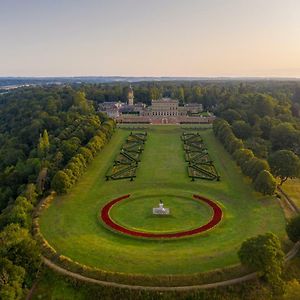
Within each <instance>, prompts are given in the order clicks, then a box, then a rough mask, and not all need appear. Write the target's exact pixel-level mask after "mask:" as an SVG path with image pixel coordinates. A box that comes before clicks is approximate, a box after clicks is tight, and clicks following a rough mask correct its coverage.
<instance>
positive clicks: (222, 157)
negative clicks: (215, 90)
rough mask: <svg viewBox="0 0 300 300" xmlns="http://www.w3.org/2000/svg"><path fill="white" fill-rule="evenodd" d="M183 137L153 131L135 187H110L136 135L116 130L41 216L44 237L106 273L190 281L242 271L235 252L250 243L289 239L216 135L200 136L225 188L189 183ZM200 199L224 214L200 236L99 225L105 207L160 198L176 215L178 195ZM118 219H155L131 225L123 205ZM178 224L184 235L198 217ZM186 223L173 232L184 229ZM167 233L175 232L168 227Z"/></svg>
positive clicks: (276, 210) (175, 130)
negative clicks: (265, 237)
mask: <svg viewBox="0 0 300 300" xmlns="http://www.w3.org/2000/svg"><path fill="white" fill-rule="evenodd" d="M182 132H183V131H182V129H181V128H180V127H179V126H171V125H170V126H150V127H149V130H148V140H147V142H146V145H145V150H144V153H143V155H142V161H141V163H140V166H139V168H138V171H137V178H136V179H135V180H134V181H133V182H130V181H128V180H122V181H105V173H106V171H107V170H108V169H109V168H110V167H111V165H112V162H113V159H114V158H115V156H116V155H117V153H118V151H119V149H120V147H121V145H122V143H123V142H124V140H125V138H126V137H127V136H128V134H129V133H130V130H126V129H118V130H117V131H116V133H115V134H114V136H113V138H112V140H111V141H110V143H109V144H108V145H107V146H106V147H105V148H104V149H103V151H102V152H101V153H100V154H99V156H98V157H97V158H96V159H95V160H94V162H93V163H92V164H91V165H90V166H89V168H88V170H87V172H86V173H85V174H84V176H83V177H82V178H81V179H80V181H79V182H78V184H77V185H76V186H75V187H74V188H73V189H72V191H71V192H70V193H69V194H68V195H66V196H62V197H57V198H56V199H55V201H54V202H53V204H52V205H51V206H50V207H49V208H48V209H47V210H46V211H44V213H43V214H42V216H41V219H40V225H41V230H42V233H43V235H44V236H45V238H46V239H47V240H48V242H49V243H50V245H52V246H53V247H54V248H55V249H56V250H57V251H58V252H59V253H61V254H63V255H65V256H67V257H70V258H71V259H73V260H75V261H77V262H80V263H83V264H86V265H90V266H95V267H98V268H100V269H103V270H109V271H118V272H125V273H136V274H150V275H154V274H157V275H159V274H192V273H198V272H206V271H210V270H213V269H216V268H223V267H226V266H229V265H233V264H237V263H238V257H237V250H238V249H239V247H240V245H241V243H242V241H244V240H245V239H246V238H247V237H251V236H254V235H257V234H259V233H264V232H266V231H272V232H274V233H276V234H278V235H279V236H280V237H284V236H285V232H284V225H285V220H284V216H283V213H282V211H281V208H280V207H279V205H278V203H277V202H276V200H275V199H274V198H272V197H262V196H261V195H259V194H258V193H255V192H254V190H253V189H252V187H251V186H250V184H249V182H248V181H247V180H246V179H245V177H244V176H243V175H242V174H241V172H240V171H239V169H238V168H237V166H236V164H235V162H234V161H233V160H232V159H231V157H230V156H229V155H228V154H227V152H226V151H225V150H224V149H223V146H222V145H221V144H220V143H219V142H218V141H217V140H216V139H215V137H214V135H213V132H212V130H211V129H207V130H202V131H201V135H202V136H203V138H204V141H205V143H206V145H207V146H208V150H209V153H210V155H211V157H212V159H213V160H214V162H215V166H216V168H217V170H218V173H219V174H220V176H221V181H220V182H210V181H204V180H197V181H195V182H192V181H191V180H190V178H189V177H188V175H187V164H186V162H185V160H184V151H183V145H182V141H181V139H180V136H181V134H182ZM194 193H197V194H201V195H204V196H207V197H209V198H211V199H213V200H215V201H217V202H218V203H219V204H220V205H221V207H222V209H223V212H224V219H223V221H222V222H221V224H219V225H218V226H217V227H216V228H214V229H213V230H211V231H209V232H207V233H204V234H200V235H198V236H195V237H190V238H184V239H178V240H172V241H156V240H142V239H137V238H131V237H127V236H123V235H121V234H117V233H115V232H112V231H111V230H108V229H106V228H105V227H104V226H103V224H102V223H101V221H100V220H99V218H98V214H99V211H100V209H101V207H103V206H104V205H105V203H107V202H108V201H109V200H111V199H114V198H117V197H119V196H122V195H124V194H131V195H132V198H133V199H141V201H143V199H144V201H145V203H146V201H147V199H148V200H149V201H150V202H151V201H154V200H153V199H155V201H154V202H155V203H156V199H157V200H158V199H160V198H161V199H162V200H164V195H165V200H166V204H167V205H166V206H167V207H170V208H171V209H172V197H173V198H174V209H180V203H179V202H176V201H177V200H176V201H175V198H176V196H178V197H187V198H190V199H192V198H191V197H192V195H193V194H194ZM151 199H152V200H151ZM154 202H153V203H154ZM175 202H176V203H175ZM153 203H152V202H151V203H150V204H151V205H150V207H152V205H153ZM130 205H131V206H130V211H132V212H131V214H132V216H134V215H135V214H138V213H140V212H142V211H143V209H144V208H143V207H142V206H141V205H140V203H139V205H138V206H137V207H136V210H135V206H134V203H133V202H131V204H130ZM183 209H184V208H183ZM201 213H203V215H201ZM201 213H200V214H199V216H200V218H203V219H205V218H207V216H206V215H205V211H203V212H201ZM115 214H116V215H117V216H116V217H118V218H119V219H120V222H123V223H124V224H127V225H129V226H135V225H137V226H142V227H143V228H144V229H148V230H150V229H151V226H152V225H151V222H150V223H149V219H148V220H146V221H145V222H143V220H142V218H136V217H134V218H133V217H132V219H131V214H130V213H129V210H128V209H127V210H126V211H125V212H123V213H122V206H120V207H119V210H116V211H115ZM118 214H119V216H118ZM175 217H176V214H175ZM185 218H186V223H185ZM189 221H191V223H190V224H189ZM135 222H136V223H135ZM180 222H182V227H183V228H184V227H185V228H190V227H191V226H192V227H193V226H194V225H195V216H194V215H193V214H192V213H191V220H189V212H188V210H187V213H186V216H184V215H182V214H181V216H180ZM180 222H178V223H177V224H176V228H174V229H176V230H178V228H180ZM152 224H153V223H152ZM161 226H164V225H161ZM165 226H169V227H168V228H167V229H168V230H172V227H170V226H172V223H170V222H169V221H168V220H166V222H165ZM160 228H161V227H160V226H157V227H156V228H153V230H160Z"/></svg>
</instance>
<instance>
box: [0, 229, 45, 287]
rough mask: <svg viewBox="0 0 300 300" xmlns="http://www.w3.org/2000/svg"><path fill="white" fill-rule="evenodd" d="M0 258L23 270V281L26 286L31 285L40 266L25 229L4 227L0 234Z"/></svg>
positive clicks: (36, 250)
mask: <svg viewBox="0 0 300 300" xmlns="http://www.w3.org/2000/svg"><path fill="white" fill-rule="evenodd" d="M0 256H1V257H4V258H7V259H8V260H10V261H11V262H12V263H13V264H14V265H16V266H21V267H22V268H23V269H25V271H26V272H25V278H24V280H25V282H26V283H27V284H32V281H33V280H34V278H35V273H36V271H37V269H38V267H39V265H40V254H39V249H38V246H37V245H36V242H35V240H33V239H32V237H31V235H30V234H29V232H28V230H27V229H23V228H21V227H20V226H19V225H18V224H10V225H8V226H6V227H5V228H4V229H3V231H2V232H1V233H0Z"/></svg>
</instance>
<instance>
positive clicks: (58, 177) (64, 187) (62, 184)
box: [51, 170, 75, 194]
mask: <svg viewBox="0 0 300 300" xmlns="http://www.w3.org/2000/svg"><path fill="white" fill-rule="evenodd" d="M70 171H71V170H70ZM71 172H72V171H71ZM72 174H73V172H72ZM74 176H75V175H74ZM71 186H72V179H71V178H70V176H69V175H68V174H67V173H66V172H64V171H61V170H60V171H58V172H57V173H56V174H55V176H54V177H53V179H52V181H51V188H52V189H53V190H54V191H56V192H57V193H58V194H65V193H67V192H68V190H69V189H70V188H71Z"/></svg>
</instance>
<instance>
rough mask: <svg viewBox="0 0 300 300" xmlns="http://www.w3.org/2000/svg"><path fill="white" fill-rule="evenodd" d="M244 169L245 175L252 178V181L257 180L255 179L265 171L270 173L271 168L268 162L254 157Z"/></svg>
mask: <svg viewBox="0 0 300 300" xmlns="http://www.w3.org/2000/svg"><path fill="white" fill-rule="evenodd" d="M243 166H244V169H243V168H242V170H243V172H244V174H245V175H247V176H249V177H251V178H252V180H255V178H256V177H257V176H258V174H259V173H260V172H261V171H263V170H266V171H269V170H270V167H269V164H268V162H267V161H266V160H263V159H259V158H257V157H253V158H251V159H249V160H248V161H247V162H246V163H245V164H244V165H243Z"/></svg>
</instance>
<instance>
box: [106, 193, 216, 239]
mask: <svg viewBox="0 0 300 300" xmlns="http://www.w3.org/2000/svg"><path fill="white" fill-rule="evenodd" d="M160 199H163V202H164V206H165V207H168V208H170V215H153V213H152V208H153V207H158V204H159V200H160ZM212 216H213V210H212V209H211V208H210V207H209V206H208V205H207V204H204V203H202V202H200V201H198V200H193V199H192V197H190V198H188V197H180V196H178V195H172V196H171V195H163V196H160V195H149V196H148V195H147V196H146V197H145V196H143V197H135V198H133V199H130V198H129V199H128V200H125V201H122V202H120V203H119V204H117V205H116V206H114V207H113V208H112V210H111V212H110V217H111V218H112V219H113V220H114V221H115V222H117V223H118V224H120V225H122V226H124V227H126V228H130V229H134V230H139V231H146V232H152V233H158V232H159V233H167V232H168V233H169V232H179V231H186V230H190V229H193V228H197V227H200V226H202V225H204V224H206V223H208V222H209V221H210V219H211V218H212Z"/></svg>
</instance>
